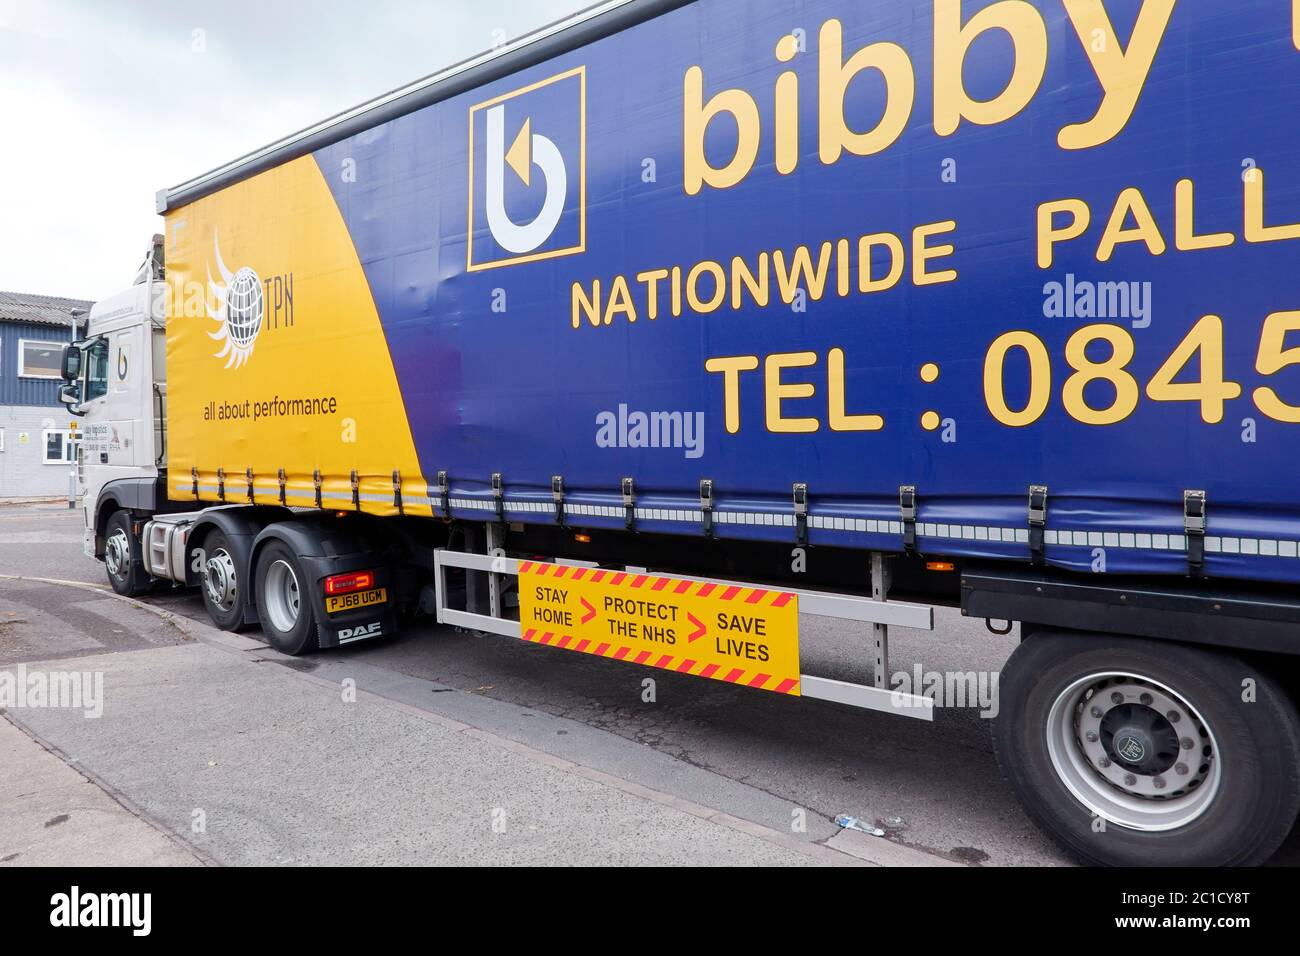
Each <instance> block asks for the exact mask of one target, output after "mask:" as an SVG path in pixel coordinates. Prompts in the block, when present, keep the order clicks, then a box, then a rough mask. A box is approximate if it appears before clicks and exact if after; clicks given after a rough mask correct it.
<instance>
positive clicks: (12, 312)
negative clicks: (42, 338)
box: [0, 292, 95, 329]
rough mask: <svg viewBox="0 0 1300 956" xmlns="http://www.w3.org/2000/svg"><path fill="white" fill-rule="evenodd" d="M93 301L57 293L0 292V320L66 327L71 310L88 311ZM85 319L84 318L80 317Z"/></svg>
mask: <svg viewBox="0 0 1300 956" xmlns="http://www.w3.org/2000/svg"><path fill="white" fill-rule="evenodd" d="M94 304H95V303H93V302H87V301H86V300H85V299H65V298H63V297H62V296H57V295H33V294H30V293H26V292H0V322H3V321H13V322H33V323H35V324H37V325H58V326H62V327H63V328H65V329H66V328H67V327H68V322H69V320H70V319H71V317H72V310H73V309H78V310H80V311H82V312H86V313H89V312H90V307H91V306H92V305H94ZM82 321H83V322H84V321H85V318H84V317H83V318H82Z"/></svg>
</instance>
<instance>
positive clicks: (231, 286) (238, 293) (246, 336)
mask: <svg viewBox="0 0 1300 956" xmlns="http://www.w3.org/2000/svg"><path fill="white" fill-rule="evenodd" d="M212 251H213V253H214V255H215V258H216V260H217V273H218V274H219V275H220V276H221V281H220V282H218V281H216V280H215V279H214V278H213V277H212V269H211V268H210V267H209V269H208V301H207V305H206V309H207V313H208V318H209V319H211V320H212V321H213V322H216V323H217V327H216V329H214V330H213V331H211V332H209V333H208V338H210V339H213V340H214V341H216V342H220V343H221V351H219V352H217V353H216V354H215V357H216V358H223V359H225V360H226V368H239V367H240V366H241V365H243V364H244V363H245V362H247V361H248V360H249V359H250V358H252V356H253V343H254V342H256V341H257V333H259V332H261V331H262V314H263V310H264V307H265V302H264V300H263V298H262V280H261V278H260V277H259V276H258V274H257V273H256V272H255V271H254V270H253V269H251V268H249V267H248V266H244V267H243V268H242V269H240V270H239V271H238V272H234V273H232V272H231V271H230V270H229V269H228V268H226V263H225V261H224V260H223V259H222V258H221V243H220V241H219V240H218V238H217V236H216V234H215V233H214V234H213V236H212Z"/></svg>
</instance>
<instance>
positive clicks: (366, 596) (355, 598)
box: [325, 588, 388, 614]
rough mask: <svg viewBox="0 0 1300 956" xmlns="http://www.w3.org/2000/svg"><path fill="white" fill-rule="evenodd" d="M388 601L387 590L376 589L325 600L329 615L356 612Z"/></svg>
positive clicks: (326, 610)
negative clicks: (361, 608)
mask: <svg viewBox="0 0 1300 956" xmlns="http://www.w3.org/2000/svg"><path fill="white" fill-rule="evenodd" d="M387 600H388V589H387V588H375V589H374V590H373V591H357V592H356V593H355V594H338V595H335V596H334V597H327V598H326V599H325V612H326V613H327V614H338V613H339V612H340V611H355V610H356V609H357V608H359V607H370V606H371V605H372V604H383V603H384V602H385V601H387Z"/></svg>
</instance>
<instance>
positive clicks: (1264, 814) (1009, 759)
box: [994, 632, 1300, 866]
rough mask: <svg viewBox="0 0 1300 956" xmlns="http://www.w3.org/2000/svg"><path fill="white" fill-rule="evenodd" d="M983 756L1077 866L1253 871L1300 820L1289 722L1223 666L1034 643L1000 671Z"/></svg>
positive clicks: (1199, 658)
mask: <svg viewBox="0 0 1300 956" xmlns="http://www.w3.org/2000/svg"><path fill="white" fill-rule="evenodd" d="M994 747H995V749H996V751H997V755H998V761H999V763H1000V764H1001V765H1002V768H1003V771H1004V772H1005V773H1006V775H1007V777H1008V779H1009V780H1010V782H1011V784H1012V786H1013V787H1014V788H1015V790H1016V792H1017V795H1018V796H1019V797H1020V800H1021V802H1022V803H1023V804H1024V806H1025V809H1026V810H1027V811H1028V812H1029V814H1030V816H1032V817H1033V818H1034V819H1035V821H1036V822H1037V823H1038V824H1039V825H1040V826H1041V827H1042V828H1043V829H1044V830H1045V831H1046V832H1047V833H1048V834H1050V835H1051V836H1053V837H1055V838H1056V839H1057V840H1058V841H1059V842H1061V843H1062V844H1063V845H1064V846H1065V847H1067V848H1068V849H1070V850H1072V851H1073V852H1075V853H1076V854H1078V855H1079V856H1081V857H1082V858H1083V859H1085V860H1086V861H1088V862H1090V863H1100V864H1110V865H1121V866H1228V865H1249V864H1257V863H1261V862H1263V861H1264V860H1266V859H1268V857H1270V856H1271V855H1272V854H1273V853H1274V852H1275V851H1276V850H1277V848H1278V846H1279V845H1280V844H1281V843H1282V841H1283V840H1284V839H1285V838H1286V836H1287V834H1288V833H1289V832H1290V830H1291V827H1292V826H1293V825H1294V823H1295V820H1296V815H1297V812H1300V718H1298V717H1297V713H1296V708H1295V705H1294V703H1293V702H1292V701H1291V699H1290V698H1289V697H1288V696H1287V695H1286V692H1285V691H1284V690H1283V689H1282V687H1281V686H1280V685H1279V684H1278V683H1277V682H1276V681H1274V680H1273V679H1272V678H1271V677H1270V676H1268V675H1267V674H1264V673H1262V672H1261V671H1260V669H1259V668H1258V667H1257V666H1256V665H1254V664H1252V663H1249V662H1247V661H1243V660H1241V659H1239V658H1237V657H1234V656H1232V655H1228V654H1223V653H1218V652H1214V651H1210V650H1204V649H1201V648H1196V647H1189V646H1187V645H1183V644H1175V643H1160V642H1154V641H1147V640H1140V639H1136V638H1122V637H1115V636H1110V635H1101V634H1080V633H1068V632H1041V633H1038V634H1035V635H1034V636H1032V637H1030V638H1029V639H1028V640H1026V641H1025V642H1024V643H1023V644H1021V645H1020V647H1018V648H1017V649H1016V651H1015V653H1014V654H1012V655H1011V659H1010V661H1008V663H1007V666H1006V667H1005V668H1004V670H1003V672H1002V679H1001V712H1000V714H999V716H998V718H997V722H996V724H995V726H994Z"/></svg>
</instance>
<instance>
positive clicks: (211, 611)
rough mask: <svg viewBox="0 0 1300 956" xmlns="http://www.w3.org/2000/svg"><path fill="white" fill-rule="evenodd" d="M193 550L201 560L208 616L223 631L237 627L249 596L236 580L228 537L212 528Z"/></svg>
mask: <svg viewBox="0 0 1300 956" xmlns="http://www.w3.org/2000/svg"><path fill="white" fill-rule="evenodd" d="M195 553H196V554H197V555H198V558H199V561H200V562H201V569H200V579H201V580H200V583H201V590H202V591H203V606H204V607H205V608H207V611H208V617H210V618H212V623H213V624H215V625H216V626H217V627H219V628H221V629H222V630H223V631H238V630H240V629H241V628H242V627H243V624H244V605H245V604H246V603H247V600H248V598H247V594H246V591H245V586H244V585H243V583H242V582H240V580H239V574H238V573H237V568H236V564H235V551H234V549H233V548H232V547H231V546H230V539H229V538H227V537H226V535H225V532H223V531H221V530H219V529H213V530H212V531H210V532H209V533H208V535H207V537H205V538H204V539H203V545H202V546H201V547H200V548H198V549H197V551H196V552H195Z"/></svg>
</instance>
